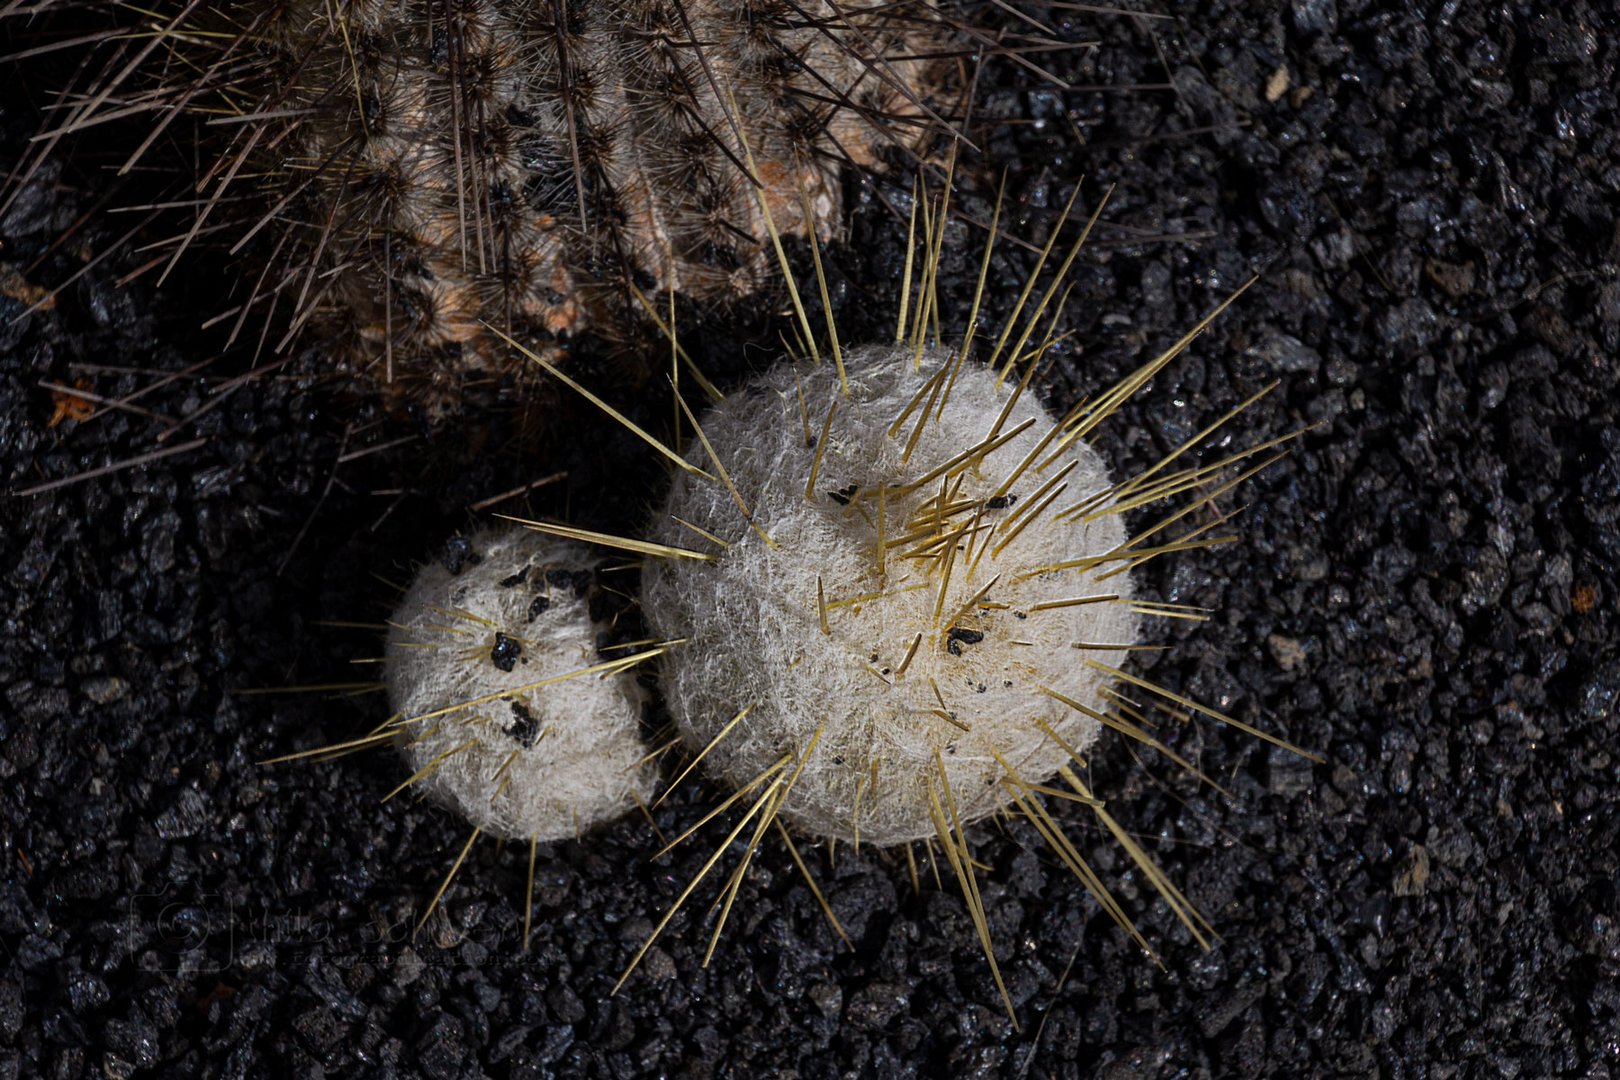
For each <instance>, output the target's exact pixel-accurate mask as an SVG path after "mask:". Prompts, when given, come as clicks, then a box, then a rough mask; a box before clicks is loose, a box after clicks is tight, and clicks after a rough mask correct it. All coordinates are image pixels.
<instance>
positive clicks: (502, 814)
mask: <svg viewBox="0 0 1620 1080" xmlns="http://www.w3.org/2000/svg"><path fill="white" fill-rule="evenodd" d="M470 540H471V544H472V550H473V552H474V553H475V555H477V556H479V557H481V561H479V562H478V563H477V564H476V565H473V564H471V562H470V561H469V563H468V564H467V565H464V566H463V567H462V568H461V570H460V572H459V573H456V574H452V573H451V572H450V571H449V569H447V568H446V567H445V566H444V565H443V564H441V563H437V562H435V563H430V564H428V565H426V566H424V567H422V569H421V572H420V573H419V574H418V576H417V578H416V582H415V584H413V585H412V586H411V589H410V592H408V593H407V594H406V596H405V600H404V602H403V603H401V604H400V606H399V609H398V610H397V611H396V612H395V614H394V618H393V620H392V623H391V626H390V630H389V634H388V646H387V665H386V670H387V674H386V680H387V683H388V697H389V701H390V703H391V705H392V707H393V709H394V710H395V711H396V712H397V713H398V714H400V717H401V719H402V720H403V721H404V723H403V725H402V727H401V732H402V734H401V748H402V750H403V753H404V756H405V760H406V763H407V765H408V766H409V768H410V770H411V772H412V774H414V773H415V772H416V771H417V770H419V769H421V768H422V767H424V766H426V765H427V764H428V763H429V762H431V761H433V759H435V758H437V757H439V755H441V754H444V753H445V752H446V751H450V750H452V749H454V748H456V747H458V746H462V744H464V743H470V745H467V746H466V747H465V748H464V749H462V750H459V751H457V752H456V753H454V754H452V755H451V756H449V757H447V758H445V759H444V760H443V761H441V762H440V763H439V765H438V766H437V767H436V768H435V769H434V770H433V771H432V772H431V773H429V774H428V775H427V776H425V777H424V778H422V779H421V780H419V781H417V785H419V786H420V787H422V788H425V789H426V790H427V791H428V792H429V793H430V794H432V795H433V796H434V797H435V798H437V799H439V800H440V801H441V802H443V803H445V804H446V805H448V806H451V807H453V808H454V809H455V810H456V811H457V812H458V813H460V814H461V815H462V816H463V817H465V818H466V819H467V820H468V821H471V822H472V823H474V824H475V825H479V826H482V827H483V829H484V831H485V832H489V833H493V834H495V835H497V836H505V837H511V838H513V839H521V840H527V839H529V838H530V837H535V838H537V839H539V840H557V839H562V838H565V837H573V836H577V835H578V834H579V833H581V832H583V831H584V830H585V829H588V828H589V827H590V826H592V825H594V824H596V823H598V822H601V821H606V820H608V819H611V818H615V817H618V816H619V815H620V814H622V813H624V812H625V811H627V810H629V809H631V808H632V807H633V806H634V805H635V804H634V801H633V799H632V793H634V794H636V795H640V796H643V797H645V796H647V795H648V794H649V793H650V792H651V790H652V786H653V782H654V772H653V770H652V768H651V766H649V765H637V764H636V763H637V761H638V760H640V759H641V758H642V757H643V756H644V755H645V754H646V753H647V747H646V746H645V745H644V743H643V740H642V737H641V724H640V720H641V711H642V704H643V699H644V695H643V693H642V691H641V689H640V688H639V687H638V686H637V685H636V682H635V676H634V674H633V673H629V674H613V675H608V676H607V677H606V678H603V677H601V676H600V675H587V676H583V677H581V678H575V679H568V680H566V681H562V682H556V683H552V684H551V685H548V686H543V687H538V688H530V685H529V684H532V683H535V682H538V681H540V680H542V679H545V678H548V677H550V676H553V675H561V674H565V673H567V672H570V671H576V670H578V669H581V668H586V667H590V666H592V665H594V664H598V663H601V662H602V658H601V657H599V656H598V655H597V651H596V634H597V631H598V630H601V629H605V627H602V626H598V625H597V624H595V623H593V622H592V621H591V617H590V611H589V605H588V602H587V599H586V597H585V596H584V595H581V594H580V593H577V592H576V591H575V589H574V588H573V587H572V584H571V583H569V582H566V581H553V580H550V579H548V576H547V574H548V572H559V573H560V574H562V575H572V574H574V573H575V572H580V571H589V570H591V569H592V568H594V567H595V566H596V564H597V562H598V560H597V559H596V558H595V557H594V556H593V554H592V553H591V552H590V551H588V550H587V549H584V548H583V547H581V546H579V545H575V544H571V543H568V542H566V541H560V540H555V539H552V538H549V537H546V536H544V535H542V534H539V533H536V532H533V531H532V530H529V529H524V528H520V527H513V528H511V529H502V530H496V531H489V532H483V533H479V534H477V535H474V536H472V537H471V538H470ZM525 568H527V570H526V572H525ZM517 575H522V576H523V579H522V580H521V581H514V580H513V579H514V577H515V576H517ZM541 597H544V598H546V604H548V605H549V606H546V605H541V606H544V607H545V610H543V611H540V612H538V613H536V614H534V616H533V618H532V619H531V618H530V614H531V611H532V610H533V608H534V607H535V604H536V601H537V599H538V598H541ZM497 632H500V633H504V634H505V635H506V636H507V637H509V638H511V639H513V641H515V642H516V643H517V644H518V645H519V646H521V654H520V655H518V656H516V658H515V659H512V660H511V661H510V663H511V670H510V671H503V670H502V669H501V667H500V666H499V665H497V663H496V662H495V660H494V659H493V650H494V648H495V645H496V634H497ZM613 655H615V656H617V655H622V654H618V653H616V654H613ZM502 691H508V693H507V694H506V695H505V696H503V697H501V698H498V699H495V700H493V701H489V702H486V703H484V704H481V705H478V706H475V707H472V708H466V709H460V710H457V711H454V712H450V713H446V714H444V715H442V716H435V717H429V718H425V719H421V720H413V719H412V718H414V717H422V716H425V714H428V713H434V712H437V711H438V710H441V709H446V708H448V707H450V706H453V705H457V704H460V703H463V702H468V701H472V700H474V699H477V698H483V697H485V696H487V695H490V694H496V693H501V692H502ZM524 710H526V711H527V717H525V716H524V715H523V713H524ZM541 732H544V735H541V734H540V733H541ZM525 735H527V736H528V738H527V740H525ZM526 741H527V743H528V745H525V742H526ZM514 751H515V752H516V753H517V756H516V758H513V757H512V754H513V752H514ZM503 769H504V772H503V771H502V770H503Z"/></svg>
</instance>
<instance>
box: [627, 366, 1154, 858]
mask: <svg viewBox="0 0 1620 1080" xmlns="http://www.w3.org/2000/svg"><path fill="white" fill-rule="evenodd" d="M844 361H845V367H846V369H847V379H846V378H844V377H841V375H840V372H839V371H837V370H835V369H834V367H833V366H831V365H826V364H824V365H822V366H820V367H818V368H814V369H809V370H798V369H795V368H794V367H792V366H787V365H784V366H782V367H779V368H777V369H776V370H774V371H772V372H770V373H769V374H767V375H765V376H763V377H762V378H759V379H758V380H756V381H755V382H753V383H752V384H750V385H748V386H747V387H745V388H743V389H742V390H740V391H738V392H736V393H734V394H732V395H731V396H729V397H728V398H726V399H725V400H724V401H723V402H721V403H720V404H718V405H717V406H715V408H714V409H713V410H712V411H710V412H709V413H708V414H707V415H706V416H704V417H703V418H702V419H701V420H700V425H701V428H702V431H703V434H704V435H705V436H706V437H707V439H708V442H709V443H710V445H711V446H712V448H713V457H714V459H716V460H717V461H718V463H719V465H720V466H722V467H723V469H724V471H725V472H726V473H727V474H728V475H729V479H730V482H731V484H732V485H734V487H735V491H734V492H733V491H732V490H731V489H730V488H729V487H728V486H727V485H725V484H723V483H716V482H712V481H710V480H708V479H705V478H704V477H701V476H694V475H692V474H690V473H684V472H683V473H681V474H679V475H677V476H676V478H675V481H674V486H673V488H672V490H671V492H670V495H669V499H668V502H667V504H666V506H665V507H664V513H663V514H661V515H660V517H659V521H658V524H656V525H655V526H654V533H655V535H654V539H655V540H657V541H659V542H662V543H665V544H668V545H671V546H676V547H684V548H688V549H691V548H694V547H703V548H705V550H707V549H708V547H709V546H713V545H706V544H705V543H704V542H702V541H699V540H697V538H696V536H695V535H694V532H695V531H701V532H703V533H708V534H711V536H712V537H714V538H717V539H718V540H719V541H720V545H721V546H720V550H719V551H717V552H716V553H715V554H714V556H713V557H712V558H711V559H709V560H707V561H705V560H701V559H685V558H675V559H660V560H656V561H653V562H650V563H649V565H648V567H647V569H646V573H645V584H644V593H643V601H642V606H643V608H644V610H645V613H646V617H647V619H648V621H649V622H650V624H651V625H652V627H653V629H654V631H655V632H656V633H658V634H660V635H662V636H664V637H666V638H670V639H677V638H680V639H686V641H685V643H684V644H683V645H682V646H681V647H680V648H678V649H674V650H671V651H670V652H669V653H668V654H666V655H665V657H664V658H663V664H664V668H663V685H664V690H665V694H666V697H667V699H668V704H669V709H670V712H671V714H672V715H673V717H674V719H675V721H676V722H677V724H678V725H679V726H680V729H681V731H682V733H683V734H684V735H685V737H686V739H687V741H688V742H689V743H690V744H691V745H692V746H693V747H694V748H695V749H697V750H700V751H705V750H706V752H705V754H704V763H705V766H706V767H707V768H708V769H709V770H710V771H711V772H713V773H715V774H718V775H719V776H720V777H723V778H724V779H725V780H727V781H729V782H730V784H732V785H734V786H744V785H747V784H749V783H751V782H752V781H754V780H756V779H757V778H759V777H761V776H763V775H766V774H767V773H768V772H769V770H771V769H773V768H777V769H779V770H781V771H782V774H783V775H787V774H788V773H791V772H792V771H793V770H794V769H800V771H799V772H798V773H797V775H795V776H793V778H792V784H791V788H790V790H789V791H788V794H787V797H786V798H785V801H783V803H782V805H781V807H780V810H779V813H780V814H781V815H782V816H784V817H786V818H788V819H789V820H790V821H791V822H793V823H794V824H796V825H798V826H799V827H801V828H803V829H805V830H806V831H808V832H810V833H812V834H814V835H818V836H824V837H838V838H849V839H856V840H864V841H867V842H873V843H878V844H895V843H902V842H906V841H911V840H916V839H921V838H924V837H937V836H940V835H942V834H943V833H945V832H946V831H948V830H950V829H951V828H959V827H960V825H962V824H966V823H967V822H968V821H971V820H974V819H977V818H981V817H983V816H985V815H987V814H989V813H991V812H993V811H994V810H996V809H997V808H999V807H1001V806H1002V805H1004V804H1005V803H1007V802H1008V801H1009V799H1010V798H1011V797H1012V791H1013V790H1014V788H1013V787H1011V786H1010V785H1011V784H1013V783H1014V781H1013V780H1011V779H1009V778H1012V777H1016V778H1017V780H1016V783H1019V784H1032V785H1034V784H1042V783H1044V782H1045V781H1046V780H1047V779H1049V778H1050V777H1051V776H1052V775H1053V774H1054V773H1056V772H1057V771H1058V770H1059V769H1060V768H1061V767H1063V766H1064V765H1065V764H1066V763H1068V762H1070V761H1071V760H1072V759H1073V757H1074V756H1075V755H1077V754H1079V753H1081V752H1083V751H1084V750H1085V749H1086V747H1088V746H1089V745H1090V744H1091V743H1092V741H1093V740H1094V739H1095V737H1096V735H1097V733H1098V731H1099V730H1100V726H1101V725H1100V724H1099V722H1098V720H1097V719H1095V718H1094V717H1093V715H1090V714H1089V713H1088V711H1087V710H1095V711H1097V712H1101V711H1103V704H1102V702H1100V701H1099V700H1098V690H1099V689H1100V687H1101V685H1102V684H1103V683H1104V682H1105V681H1106V680H1107V679H1108V678H1109V675H1108V673H1107V672H1105V671H1102V670H1100V669H1099V668H1098V667H1096V666H1093V665H1092V664H1089V663H1088V662H1087V661H1088V659H1093V660H1096V661H1098V662H1100V663H1103V664H1105V665H1111V664H1114V663H1117V662H1118V659H1119V657H1120V656H1121V653H1120V652H1118V651H1116V650H1118V649H1120V648H1125V647H1129V646H1131V645H1132V644H1133V643H1134V642H1135V641H1136V637H1137V630H1138V625H1137V624H1138V617H1137V615H1136V614H1135V613H1134V611H1133V609H1132V607H1131V605H1130V603H1129V600H1130V594H1131V586H1130V581H1129V578H1128V576H1127V575H1126V574H1125V573H1124V572H1123V568H1124V565H1125V562H1126V561H1127V560H1128V557H1126V558H1125V559H1121V557H1120V556H1119V554H1118V552H1119V549H1121V548H1122V547H1123V546H1124V545H1125V540H1126V537H1125V532H1124V527H1123V525H1122V523H1121V521H1120V518H1119V515H1118V514H1117V513H1116V512H1113V510H1114V505H1113V498H1112V495H1111V487H1112V486H1111V484H1110V481H1109V478H1108V474H1107V469H1106V468H1105V466H1104V464H1103V462H1102V461H1101V459H1100V458H1099V457H1098V456H1097V454H1096V453H1095V452H1094V451H1093V450H1092V449H1091V448H1090V447H1089V446H1087V445H1085V444H1084V443H1083V442H1081V441H1079V440H1078V439H1071V438H1067V437H1066V434H1067V433H1066V432H1064V431H1062V430H1060V429H1059V428H1058V427H1057V426H1056V424H1055V422H1054V420H1053V418H1052V417H1051V416H1050V415H1049V414H1048V413H1047V412H1046V411H1045V410H1044V409H1043V408H1042V407H1041V406H1040V405H1039V404H1038V403H1037V402H1036V401H1035V400H1034V399H1033V396H1032V395H1029V394H1023V395H1021V396H1017V397H1016V400H1012V399H1013V398H1014V397H1015V387H1014V386H1013V385H1012V384H1011V383H1002V382H998V380H997V378H996V376H995V375H994V374H993V373H991V372H989V371H987V370H985V369H984V368H982V367H980V366H977V365H975V364H973V363H965V364H963V363H955V362H953V361H952V360H951V359H950V358H949V357H947V356H945V355H944V354H942V353H936V352H928V351H925V352H924V353H923V354H922V356H921V363H920V365H919V364H916V363H914V359H913V352H912V351H911V350H910V349H904V348H900V349H896V348H885V347H875V348H865V349H860V350H856V351H854V352H852V353H848V354H846V355H845V357H844ZM801 388H802V394H803V404H801V400H800V393H801ZM1009 403H1010V404H1009ZM691 460H692V461H694V462H695V463H697V464H699V465H703V466H706V467H712V466H711V465H710V461H709V458H708V455H707V452H706V451H705V450H703V449H701V448H697V447H695V448H694V450H693V456H692V458H691ZM739 502H740V503H742V504H745V505H746V507H747V511H748V514H749V515H750V518H751V520H750V519H749V518H745V517H744V515H743V512H742V511H741V509H740V507H739ZM683 522H684V523H685V524H682V523H683ZM1109 555H1113V558H1112V559H1109V558H1107V556H1109ZM739 713H743V714H744V715H742V716H741V718H740V719H737V720H736V722H735V723H733V720H734V718H737V717H738V714H739ZM818 732H819V736H818ZM711 743H712V746H711ZM812 743H813V744H814V750H813V752H810V753H809V756H808V757H805V758H803V759H802V768H800V765H799V764H794V763H791V762H792V761H793V760H794V759H797V757H798V755H800V754H801V753H803V752H804V751H805V750H806V748H807V747H810V746H811V745H812ZM784 757H788V758H789V759H790V764H788V765H786V766H783V764H782V763H783V760H784Z"/></svg>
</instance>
